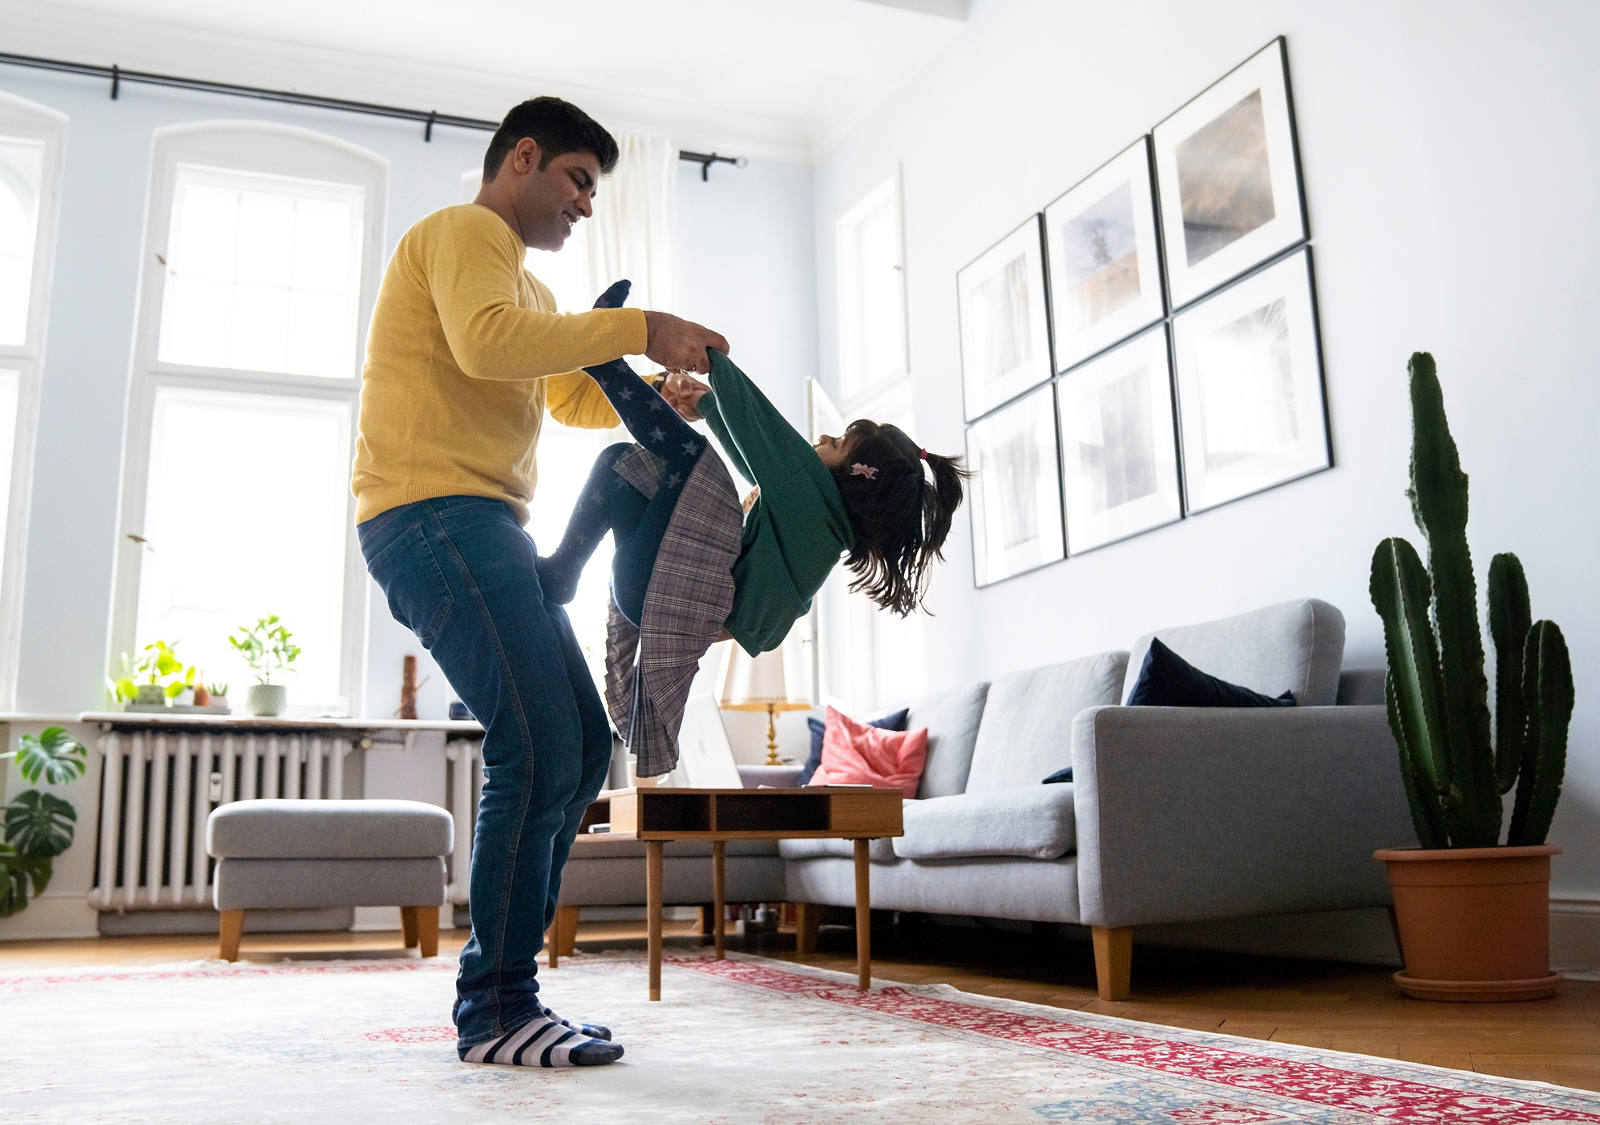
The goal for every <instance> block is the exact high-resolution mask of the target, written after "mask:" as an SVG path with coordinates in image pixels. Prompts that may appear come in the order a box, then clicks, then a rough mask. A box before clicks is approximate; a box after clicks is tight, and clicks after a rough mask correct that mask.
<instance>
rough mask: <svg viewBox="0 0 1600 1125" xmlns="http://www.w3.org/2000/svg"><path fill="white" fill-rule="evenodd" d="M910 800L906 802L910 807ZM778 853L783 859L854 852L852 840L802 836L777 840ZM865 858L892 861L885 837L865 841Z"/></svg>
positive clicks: (845, 856) (844, 856)
mask: <svg viewBox="0 0 1600 1125" xmlns="http://www.w3.org/2000/svg"><path fill="white" fill-rule="evenodd" d="M911 805H912V802H910V801H907V802H906V808H908V809H909V808H910V807H911ZM778 854H779V855H781V856H782V857H783V858H784V859H826V858H830V857H831V858H835V859H852V858H854V856H855V854H856V852H855V841H854V840H834V839H816V838H814V837H802V838H801V839H797V840H779V841H778ZM867 858H868V859H870V860H871V861H872V862H873V863H893V862H894V848H893V847H892V846H891V844H890V841H889V839H888V838H887V837H881V838H879V839H876V840H868V841H867Z"/></svg>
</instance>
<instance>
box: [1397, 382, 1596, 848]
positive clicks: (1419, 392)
mask: <svg viewBox="0 0 1600 1125" xmlns="http://www.w3.org/2000/svg"><path fill="white" fill-rule="evenodd" d="M1407 370H1408V371H1409V373H1410V377H1411V411H1412V446H1411V487H1410V488H1409V489H1408V490H1407V493H1406V494H1407V495H1408V496H1409V497H1410V498H1411V507H1412V512H1413V514H1414V515H1415V517H1416V521H1417V527H1418V528H1419V529H1420V530H1421V531H1422V533H1423V535H1424V536H1425V537H1426V538H1427V541H1428V565H1427V566H1426V567H1424V566H1423V565H1422V560H1421V559H1420V558H1419V557H1418V556H1417V552H1416V549H1415V548H1414V547H1412V546H1411V544H1410V543H1408V542H1406V540H1404V539H1400V538H1390V539H1385V540H1384V541H1383V542H1381V543H1379V544H1378V548H1377V550H1376V551H1375V552H1374V553H1373V556H1372V584H1371V588H1370V589H1371V595H1372V604H1373V606H1374V607H1375V608H1376V609H1377V611H1378V615H1379V616H1380V617H1382V618H1383V633H1384V645H1385V649H1386V651H1387V655H1388V664H1389V669H1388V678H1387V682H1386V684H1385V695H1386V697H1387V701H1388V708H1389V727H1390V729H1391V730H1392V731H1393V732H1394V738H1395V742H1396V743H1398V744H1399V748H1400V772H1401V775H1402V777H1403V779H1404V781H1405V787H1406V797H1407V800H1408V801H1409V802H1410V805H1411V818H1412V821H1413V822H1414V824H1415V825H1416V829H1417V839H1418V840H1419V841H1420V842H1421V844H1422V846H1423V847H1424V848H1475V847H1494V846H1496V845H1497V844H1498V843H1499V840H1500V824H1501V819H1502V814H1503V807H1502V801H1501V795H1502V794H1503V793H1507V792H1510V790H1511V788H1512V787H1513V786H1515V787H1516V790H1517V795H1516V799H1515V803H1514V805H1513V807H1512V815H1511V827H1510V829H1509V831H1508V833H1507V840H1506V842H1507V843H1508V844H1511V845H1525V844H1542V843H1543V842H1544V839H1545V836H1546V834H1547V833H1548V832H1549V830H1550V821H1551V818H1552V817H1553V816H1554V815H1555V808H1556V801H1557V799H1558V798H1559V797H1560V795H1561V779H1562V775H1563V773H1564V772H1565V769H1566V759H1567V728H1568V726H1569V724H1570V722H1571V719H1572V703H1573V690H1572V664H1571V660H1570V658H1569V657H1568V654H1567V644H1566V641H1565V639H1564V638H1563V637H1562V635H1561V630H1560V629H1559V628H1557V627H1556V625H1555V623H1554V622H1552V621H1532V620H1531V618H1532V614H1531V612H1530V610H1529V603H1528V582H1527V578H1526V577H1525V576H1524V574H1523V570H1522V563H1521V562H1520V561H1518V559H1517V557H1516V556H1515V555H1513V554H1509V553H1505V554H1498V555H1495V556H1494V558H1493V559H1492V560H1490V563H1489V633H1490V638H1491V640H1492V641H1493V643H1494V649H1495V661H1496V669H1495V720H1496V721H1495V724H1494V726H1493V728H1491V724H1490V718H1489V702H1488V693H1489V680H1488V676H1487V675H1486V674H1485V670H1484V652H1483V634H1482V632H1481V630H1480V627H1479V621H1478V593H1477V585H1476V583H1475V582H1474V580H1473V575H1472V557H1471V555H1470V553H1469V552H1468V550H1467V535H1466V529H1467V475H1466V474H1465V473H1463V472H1462V471H1461V459H1460V457H1459V455H1458V454H1457V451H1456V444H1455V440H1454V439H1453V438H1452V437H1451V436H1450V427H1449V424H1448V422H1447V421H1446V419H1445V413H1444V393H1443V391H1442V390H1440V387H1439V379H1438V373H1437V371H1436V369H1435V366H1434V362H1433V357H1432V356H1431V355H1429V354H1428V353H1426V352H1418V353H1416V354H1415V355H1413V356H1412V357H1411V362H1410V363H1409V364H1408V365H1407Z"/></svg>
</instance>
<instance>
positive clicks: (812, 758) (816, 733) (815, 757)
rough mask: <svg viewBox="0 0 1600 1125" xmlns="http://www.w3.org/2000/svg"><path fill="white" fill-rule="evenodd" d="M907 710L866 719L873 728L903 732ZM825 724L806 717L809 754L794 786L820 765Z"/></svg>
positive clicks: (809, 775) (814, 771)
mask: <svg viewBox="0 0 1600 1125" xmlns="http://www.w3.org/2000/svg"><path fill="white" fill-rule="evenodd" d="M909 713H910V712H909V709H908V708H905V707H902V708H900V710H898V711H891V712H890V713H889V714H887V715H885V716H883V717H882V718H880V719H868V720H867V721H868V722H869V723H870V724H871V725H872V726H875V727H882V728H883V729H884V730H905V729H906V715H907V714H909ZM826 726H827V724H825V723H824V722H823V721H822V720H821V719H819V718H817V717H816V716H815V715H807V716H806V728H807V729H808V730H810V731H811V753H810V754H808V755H807V756H806V764H805V765H803V766H801V767H800V776H799V777H797V778H796V779H795V782H794V783H795V785H796V786H801V785H804V784H805V783H806V782H808V781H810V780H811V775H812V774H814V773H816V772H817V767H818V766H820V765H821V764H822V734H823V731H824V730H825V729H826Z"/></svg>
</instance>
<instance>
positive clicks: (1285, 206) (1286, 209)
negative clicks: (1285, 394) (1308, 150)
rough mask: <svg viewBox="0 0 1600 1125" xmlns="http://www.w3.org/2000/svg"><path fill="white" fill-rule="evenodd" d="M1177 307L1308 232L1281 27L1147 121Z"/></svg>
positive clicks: (1169, 287) (1170, 292) (1171, 293)
mask: <svg viewBox="0 0 1600 1125" xmlns="http://www.w3.org/2000/svg"><path fill="white" fill-rule="evenodd" d="M1151 143H1152V147H1153V152H1154V158H1155V169H1156V187H1157V194H1158V197H1159V200H1160V212H1161V232H1162V243H1163V248H1164V252H1165V257H1166V280H1167V290H1168V298H1169V300H1170V302H1171V307H1172V308H1173V309H1175V310H1176V309H1181V308H1183V307H1184V306H1185V305H1187V304H1189V303H1191V302H1193V301H1195V300H1198V299H1199V298H1201V297H1203V296H1205V295H1206V294H1207V293H1210V292H1213V291H1214V290H1216V289H1217V288H1218V287H1220V286H1222V285H1225V284H1227V283H1228V282H1229V281H1231V280H1232V279H1234V278H1236V277H1238V276H1240V275H1241V274H1243V273H1245V272H1246V271H1248V270H1250V269H1252V268H1254V267H1255V266H1257V265H1259V264H1260V263H1262V262H1264V261H1267V260H1268V259H1270V258H1273V257H1275V256H1276V255H1277V254H1279V253H1281V252H1282V251H1284V250H1286V249H1288V248H1290V247H1292V246H1295V245H1297V244H1299V243H1300V242H1303V241H1305V239H1306V238H1307V236H1308V224H1307V221H1306V208H1305V191H1304V188H1303V184H1302V180H1301V175H1300V155H1299V145H1298V142H1297V138H1296V134H1295V125H1294V106H1293V101H1292V99H1291V96H1290V91H1289V58H1288V48H1287V45H1286V43H1285V41H1284V39H1283V37H1282V36H1279V37H1278V38H1277V39H1274V40H1273V41H1272V42H1271V43H1268V44H1267V45H1266V46H1265V47H1263V48H1262V49H1261V50H1259V51H1257V52H1256V53H1255V54H1254V55H1251V56H1250V58H1248V59H1246V60H1245V61H1244V62H1242V63H1240V64H1239V65H1238V66H1236V67H1235V68H1234V69H1232V70H1230V71H1229V72H1228V73H1227V74H1226V75H1224V76H1223V77H1222V78H1220V79H1218V80H1217V81H1216V82H1214V83H1212V84H1211V85H1210V86H1208V87H1207V88H1206V89H1205V90H1203V91H1201V92H1200V93H1199V94H1197V95H1196V96H1195V97H1194V98H1192V99H1190V100H1189V101H1188V102H1187V103H1185V104H1184V105H1183V106H1182V107H1181V108H1180V109H1178V110H1177V111H1176V112H1174V113H1173V114H1171V115H1170V116H1169V117H1167V118H1166V119H1165V120H1163V121H1162V122H1161V123H1160V124H1159V125H1157V126H1156V127H1155V128H1154V129H1153V130H1152V131H1151Z"/></svg>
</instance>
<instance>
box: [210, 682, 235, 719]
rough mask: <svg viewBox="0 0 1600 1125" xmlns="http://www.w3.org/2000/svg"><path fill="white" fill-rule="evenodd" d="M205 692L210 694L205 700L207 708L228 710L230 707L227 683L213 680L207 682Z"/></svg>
mask: <svg viewBox="0 0 1600 1125" xmlns="http://www.w3.org/2000/svg"><path fill="white" fill-rule="evenodd" d="M206 694H207V695H208V696H210V699H209V700H208V701H207V704H206V706H207V707H208V708H210V709H211V710H212V711H222V712H227V711H228V710H230V708H229V707H228V685H227V684H224V683H221V682H216V681H213V682H212V683H209V684H207V685H206Z"/></svg>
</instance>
